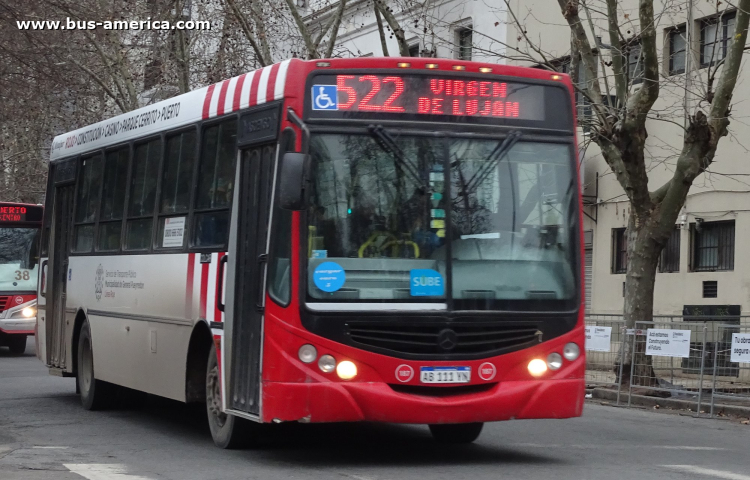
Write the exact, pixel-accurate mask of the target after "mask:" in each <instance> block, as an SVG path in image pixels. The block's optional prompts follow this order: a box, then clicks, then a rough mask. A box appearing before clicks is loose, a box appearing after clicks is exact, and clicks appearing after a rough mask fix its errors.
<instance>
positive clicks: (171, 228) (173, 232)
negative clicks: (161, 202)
mask: <svg viewBox="0 0 750 480" xmlns="http://www.w3.org/2000/svg"><path fill="white" fill-rule="evenodd" d="M184 237H185V217H172V218H165V219H164V238H163V240H162V244H161V246H162V247H181V246H182V244H183V239H184Z"/></svg>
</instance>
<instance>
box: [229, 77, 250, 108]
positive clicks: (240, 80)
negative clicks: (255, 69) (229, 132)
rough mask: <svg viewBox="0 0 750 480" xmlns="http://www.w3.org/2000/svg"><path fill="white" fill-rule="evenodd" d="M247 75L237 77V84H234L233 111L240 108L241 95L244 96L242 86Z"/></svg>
mask: <svg viewBox="0 0 750 480" xmlns="http://www.w3.org/2000/svg"><path fill="white" fill-rule="evenodd" d="M245 77H247V73H243V74H242V75H240V77H239V78H238V79H237V85H235V86H234V101H233V102H232V111H233V112H236V111H237V110H239V109H240V97H242V86H243V85H244V84H245Z"/></svg>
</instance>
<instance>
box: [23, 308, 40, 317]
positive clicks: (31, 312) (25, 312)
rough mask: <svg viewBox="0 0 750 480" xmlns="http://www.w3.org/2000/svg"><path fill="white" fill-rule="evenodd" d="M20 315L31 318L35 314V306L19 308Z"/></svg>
mask: <svg viewBox="0 0 750 480" xmlns="http://www.w3.org/2000/svg"><path fill="white" fill-rule="evenodd" d="M21 315H23V316H24V317H26V318H31V317H33V316H34V315H36V308H34V307H26V308H24V309H23V310H21Z"/></svg>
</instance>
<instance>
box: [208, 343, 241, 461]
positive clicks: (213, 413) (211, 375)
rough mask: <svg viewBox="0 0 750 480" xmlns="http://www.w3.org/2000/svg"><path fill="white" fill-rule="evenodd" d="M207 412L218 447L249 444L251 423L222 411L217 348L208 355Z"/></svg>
mask: <svg viewBox="0 0 750 480" xmlns="http://www.w3.org/2000/svg"><path fill="white" fill-rule="evenodd" d="M206 412H207V414H208V426H209V428H210V429H211V436H212V437H213V439H214V443H215V444H216V446H217V447H220V448H227V449H235V448H244V447H247V446H248V444H249V437H250V431H249V430H250V425H249V423H250V422H249V421H248V420H245V419H244V418H239V417H236V416H234V415H228V414H226V413H224V412H223V411H222V409H221V377H220V376H219V365H218V361H217V358H216V346H213V347H211V351H210V352H209V353H208V364H207V367H206Z"/></svg>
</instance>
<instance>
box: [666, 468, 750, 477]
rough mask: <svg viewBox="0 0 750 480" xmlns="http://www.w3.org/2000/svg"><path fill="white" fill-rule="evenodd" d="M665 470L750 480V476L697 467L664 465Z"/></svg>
mask: <svg viewBox="0 0 750 480" xmlns="http://www.w3.org/2000/svg"><path fill="white" fill-rule="evenodd" d="M662 467H663V468H668V469H670V470H678V471H681V472H687V473H694V474H696V475H705V476H707V477H714V478H725V479H726V480H750V476H747V475H740V474H739V473H733V472H727V471H726V470H714V469H712V468H703V467H696V466H695V465H662Z"/></svg>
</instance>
